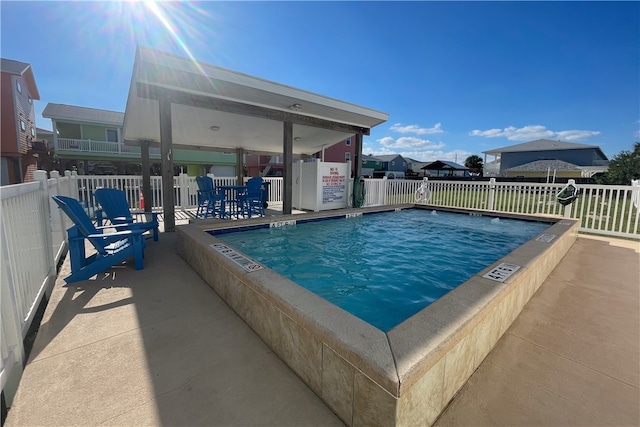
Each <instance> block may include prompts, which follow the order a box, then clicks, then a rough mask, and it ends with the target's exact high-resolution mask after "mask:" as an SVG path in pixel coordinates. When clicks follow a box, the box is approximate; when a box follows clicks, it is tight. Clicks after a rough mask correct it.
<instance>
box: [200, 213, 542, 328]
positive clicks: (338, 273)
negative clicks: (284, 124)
mask: <svg viewBox="0 0 640 427" xmlns="http://www.w3.org/2000/svg"><path fill="white" fill-rule="evenodd" d="M548 227H549V224H548V223H542V222H533V221H523V220H517V219H499V218H496V217H489V216H472V215H468V214H461V213H451V212H440V213H438V212H436V211H430V212H425V211H424V210H421V209H403V210H400V211H398V212H396V211H391V212H383V213H378V214H376V215H364V216H357V217H351V218H347V219H345V218H344V216H341V217H340V219H330V220H323V221H313V222H307V223H298V225H296V226H289V227H273V228H266V227H265V228H261V229H255V228H251V227H249V228H250V229H249V230H248V231H243V229H241V228H240V229H238V231H237V232H234V233H229V232H228V231H229V230H218V231H217V232H216V230H214V231H212V232H211V233H212V234H213V235H214V236H216V235H217V237H218V238H219V239H220V240H222V241H224V242H226V243H228V244H229V245H230V246H232V247H234V248H236V249H238V250H240V251H242V252H243V253H244V254H246V255H248V256H249V257H250V258H253V259H254V260H255V261H257V262H259V263H262V264H264V265H266V266H268V267H269V268H271V269H273V270H275V271H276V272H278V273H280V274H282V275H283V276H285V277H287V278H289V279H291V280H293V281H294V282H295V283H297V284H299V285H301V286H303V287H305V288H306V289H309V290H310V291H312V292H314V293H316V294H317V295H319V296H321V297H323V298H325V299H327V300H328V301H330V302H332V303H334V304H336V305H337V306H338V307H341V308H343V309H345V310H347V311H348V312H350V313H352V314H354V315H355V316H357V317H359V318H361V319H362V320H364V321H366V322H368V323H370V324H372V325H373V326H375V327H377V328H379V329H381V330H382V331H384V332H387V331H389V330H391V329H392V328H393V327H394V326H396V325H398V324H399V323H401V322H403V321H404V320H406V319H408V318H409V317H411V316H412V315H414V314H415V313H417V312H418V311H420V310H422V309H423V308H425V307H426V306H428V305H429V304H431V303H432V302H434V301H435V300H437V299H438V298H440V297H441V296H443V295H444V294H446V293H447V292H449V291H450V290H452V289H454V288H455V287H457V286H458V285H460V284H461V283H463V282H465V281H466V280H468V279H469V278H470V277H471V276H473V275H474V274H476V273H477V272H479V271H480V270H482V269H483V268H485V267H487V266H488V265H490V264H491V263H493V262H495V261H497V260H498V259H500V258H501V257H503V256H504V255H506V254H508V253H509V252H511V251H512V250H514V249H516V248H517V247H518V246H520V245H521V244H523V243H524V242H526V241H527V240H529V239H530V238H531V237H533V236H534V235H536V234H539V233H541V232H543V231H544V230H545V229H546V228H548Z"/></svg>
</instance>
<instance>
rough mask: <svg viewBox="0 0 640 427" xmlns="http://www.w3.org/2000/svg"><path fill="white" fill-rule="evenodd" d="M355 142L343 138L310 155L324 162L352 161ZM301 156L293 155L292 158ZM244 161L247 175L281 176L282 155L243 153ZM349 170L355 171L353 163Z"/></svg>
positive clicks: (351, 138) (351, 139)
mask: <svg viewBox="0 0 640 427" xmlns="http://www.w3.org/2000/svg"><path fill="white" fill-rule="evenodd" d="M355 153H356V151H355V144H354V140H353V137H350V138H347V139H343V140H342V141H339V142H336V143H335V144H333V145H331V146H329V147H326V148H325V149H323V150H322V151H319V152H317V153H314V154H312V155H311V157H312V158H313V159H322V160H323V161H325V162H336V163H346V162H347V161H349V160H351V161H353V159H354V157H355V155H356V154H355ZM299 158H302V157H301V156H294V159H299ZM244 163H245V167H246V169H247V170H246V173H247V175H248V176H282V171H283V166H282V156H265V155H257V154H245V158H244ZM351 171H352V172H353V171H355V164H353V163H352V164H351Z"/></svg>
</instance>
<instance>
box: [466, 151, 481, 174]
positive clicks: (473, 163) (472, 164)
mask: <svg viewBox="0 0 640 427" xmlns="http://www.w3.org/2000/svg"><path fill="white" fill-rule="evenodd" d="M464 165H465V166H466V167H468V168H469V171H470V172H471V173H477V174H479V175H480V176H482V166H483V165H482V158H481V157H480V156H476V155H475V154H473V155H471V156H469V157H467V160H465V161H464Z"/></svg>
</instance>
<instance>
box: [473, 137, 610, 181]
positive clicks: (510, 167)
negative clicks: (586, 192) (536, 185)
mask: <svg viewBox="0 0 640 427" xmlns="http://www.w3.org/2000/svg"><path fill="white" fill-rule="evenodd" d="M483 153H484V154H485V159H484V160H485V161H484V164H485V168H484V175H485V176H492V175H493V176H523V174H522V173H519V174H516V175H513V173H516V172H517V170H515V169H514V168H517V167H522V166H523V165H526V164H531V163H534V162H538V161H541V160H559V161H562V162H566V163H569V164H572V165H574V166H577V167H579V168H580V174H578V176H583V177H584V176H586V177H590V176H593V175H595V174H597V173H601V172H606V170H607V166H608V164H609V160H608V159H607V156H606V155H605V154H604V153H603V152H602V150H601V149H600V147H598V146H597V145H588V144H576V143H572V142H564V141H552V140H549V139H538V140H535V141H530V142H525V143H523V144H516V145H511V146H508V147H502V148H496V149H493V150H489V151H484V152H483ZM487 156H493V157H494V160H492V161H490V162H487ZM549 167H550V165H547V167H541V164H539V163H538V164H534V165H533V166H530V167H529V168H528V169H527V171H528V172H527V173H528V174H527V175H525V176H529V177H544V176H546V175H547V172H548V168H549ZM533 168H537V169H536V170H534V169H533ZM507 171H509V172H507Z"/></svg>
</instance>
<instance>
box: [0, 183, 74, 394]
mask: <svg viewBox="0 0 640 427" xmlns="http://www.w3.org/2000/svg"><path fill="white" fill-rule="evenodd" d="M35 179H36V181H34V182H29V183H25V184H18V185H9V186H3V187H0V199H1V202H2V211H1V212H0V213H1V217H0V219H1V221H0V230H1V231H0V240H1V246H0V252H1V258H0V260H1V262H2V268H1V269H0V270H1V275H2V276H1V279H2V282H1V286H0V287H1V293H2V294H1V298H0V306H1V307H0V310H1V311H0V315H1V317H2V326H1V328H0V329H1V334H2V336H1V339H0V355H1V357H2V360H1V362H2V365H1V366H0V383H1V385H2V390H3V392H4V393H5V398H6V400H7V404H10V402H11V400H12V399H13V396H14V394H15V391H16V389H17V386H18V383H19V380H20V377H21V375H22V367H23V364H24V362H25V360H24V359H25V351H24V345H23V342H24V338H25V336H26V334H27V332H28V330H29V328H30V326H31V323H32V321H33V318H34V316H35V314H36V311H37V309H38V306H39V305H40V302H41V301H42V298H43V297H44V296H45V294H47V293H49V292H50V291H51V288H52V287H53V284H54V283H55V278H56V266H57V264H58V262H59V260H60V259H61V257H62V256H63V255H64V254H65V251H66V243H65V234H66V233H65V230H66V228H67V227H68V226H69V224H68V223H67V221H66V217H65V218H62V216H61V215H60V213H59V211H58V209H57V208H56V209H54V208H52V205H53V204H54V203H55V202H53V200H52V199H51V197H50V195H53V194H65V195H70V196H72V197H77V191H74V189H75V181H74V179H73V178H72V177H71V174H70V173H69V174H68V175H67V176H65V177H62V178H61V177H59V174H58V172H53V173H52V178H51V179H47V174H46V172H44V171H37V172H36V173H35Z"/></svg>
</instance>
